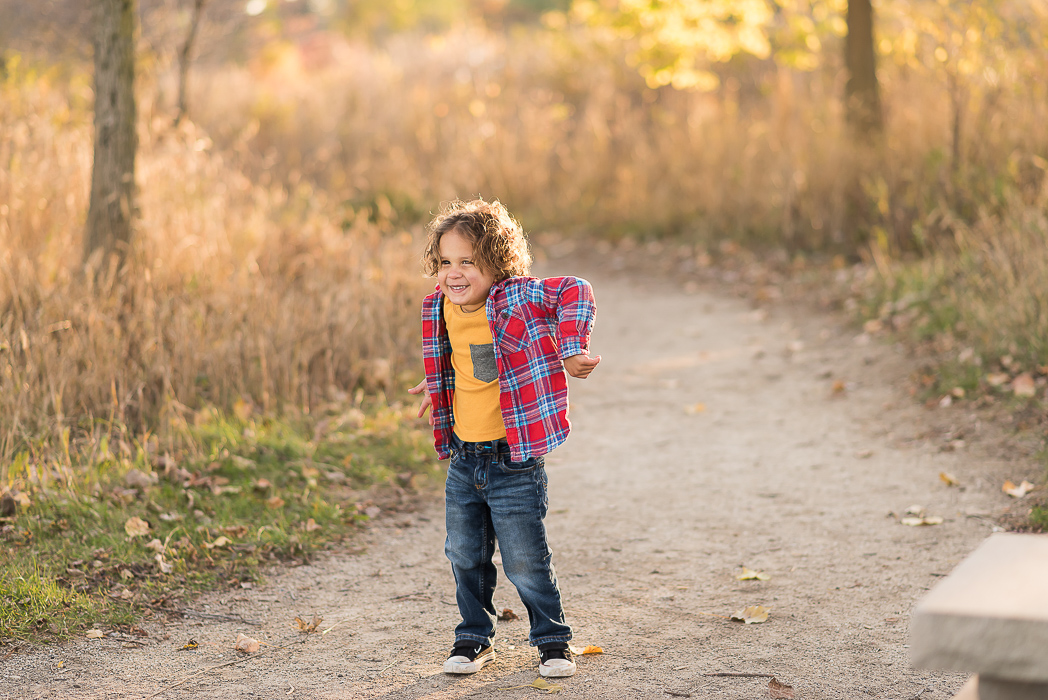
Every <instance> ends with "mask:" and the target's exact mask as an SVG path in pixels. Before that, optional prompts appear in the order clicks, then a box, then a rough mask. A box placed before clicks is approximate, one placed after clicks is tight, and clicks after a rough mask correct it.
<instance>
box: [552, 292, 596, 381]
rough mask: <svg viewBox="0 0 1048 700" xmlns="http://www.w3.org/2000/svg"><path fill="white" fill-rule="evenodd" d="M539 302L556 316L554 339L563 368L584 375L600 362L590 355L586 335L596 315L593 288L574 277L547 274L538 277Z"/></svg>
mask: <svg viewBox="0 0 1048 700" xmlns="http://www.w3.org/2000/svg"><path fill="white" fill-rule="evenodd" d="M539 284H540V288H541V290H542V297H543V298H542V303H543V306H544V307H545V308H546V311H547V313H549V314H550V315H551V316H553V317H554V318H556V320H557V331H556V332H557V343H558V345H559V347H560V357H561V360H562V361H563V362H564V369H565V370H566V371H567V373H568V374H570V375H571V376H572V377H576V378H578V379H585V378H586V377H588V376H589V375H590V372H592V371H593V369H594V368H595V367H596V366H597V363H599V362H600V355H597V356H596V357H590V354H589V339H590V331H591V330H592V329H593V321H594V318H595V316H596V303H595V302H594V299H593V288H592V287H591V286H590V284H589V282H587V281H586V280H583V279H580V278H578V277H551V278H548V279H545V280H541V281H540V283H539Z"/></svg>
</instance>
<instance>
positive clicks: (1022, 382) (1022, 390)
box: [1012, 372, 1037, 398]
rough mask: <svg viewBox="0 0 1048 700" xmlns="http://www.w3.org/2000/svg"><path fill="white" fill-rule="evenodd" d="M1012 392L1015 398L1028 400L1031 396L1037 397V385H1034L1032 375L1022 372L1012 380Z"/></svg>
mask: <svg viewBox="0 0 1048 700" xmlns="http://www.w3.org/2000/svg"><path fill="white" fill-rule="evenodd" d="M1012 392H1013V393H1014V394H1015V395H1016V396H1020V397H1023V398H1030V397H1031V396H1036V395H1037V385H1036V384H1034V381H1033V375H1032V374H1030V373H1029V372H1023V373H1022V374H1020V375H1019V376H1018V377H1016V378H1015V379H1013V380H1012Z"/></svg>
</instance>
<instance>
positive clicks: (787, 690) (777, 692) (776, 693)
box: [768, 678, 793, 700]
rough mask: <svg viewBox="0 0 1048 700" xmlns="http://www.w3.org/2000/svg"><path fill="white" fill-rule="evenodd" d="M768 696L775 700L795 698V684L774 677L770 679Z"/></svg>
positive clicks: (791, 699)
mask: <svg viewBox="0 0 1048 700" xmlns="http://www.w3.org/2000/svg"><path fill="white" fill-rule="evenodd" d="M768 697H769V698H774V700H793V686H790V685H786V684H785V683H783V682H781V681H779V680H778V679H776V678H772V679H771V680H770V681H768Z"/></svg>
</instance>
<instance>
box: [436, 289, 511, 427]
mask: <svg viewBox="0 0 1048 700" xmlns="http://www.w3.org/2000/svg"><path fill="white" fill-rule="evenodd" d="M444 323H445V325H447V328H448V337H449V338H450V339H451V366H452V368H454V370H455V397H454V399H453V400H452V405H451V410H452V412H453V414H454V416H455V434H456V435H458V436H459V438H460V439H461V440H465V441H466V442H485V441H487V440H498V439H499V438H504V437H506V425H505V424H504V423H503V422H502V408H501V406H500V404H499V370H498V365H497V364H496V363H495V346H494V344H493V340H492V338H491V328H490V327H489V326H488V317H487V314H486V313H485V310H484V308H483V307H481V308H480V309H478V310H476V311H474V312H472V313H466V312H465V311H463V310H462V307H460V306H457V305H455V304H452V303H451V301H450V300H448V299H447V298H445V299H444Z"/></svg>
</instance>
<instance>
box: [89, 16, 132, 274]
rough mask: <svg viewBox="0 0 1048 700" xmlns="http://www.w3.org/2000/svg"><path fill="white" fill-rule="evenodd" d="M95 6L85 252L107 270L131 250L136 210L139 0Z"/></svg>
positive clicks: (102, 268) (91, 259)
mask: <svg viewBox="0 0 1048 700" xmlns="http://www.w3.org/2000/svg"><path fill="white" fill-rule="evenodd" d="M94 10H95V18H94V19H95V36H94V50H95V154H94V167H93V169H92V172H91V204H90V208H89V210H88V214H87V230H86V231H85V233H84V250H83V256H84V262H85V263H86V262H88V261H92V262H97V263H98V267H97V269H98V270H104V269H105V268H106V267H107V266H108V265H109V263H110V261H111V258H112V256H114V255H115V256H116V260H117V262H118V263H119V262H121V261H123V259H124V256H126V255H127V252H128V249H129V247H130V245H131V234H132V220H133V216H134V214H135V151H136V150H137V148H138V135H137V133H136V132H135V117H136V110H135V0H95V8H94ZM99 252H101V259H99V260H95V259H94V256H96V255H98V254H99Z"/></svg>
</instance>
